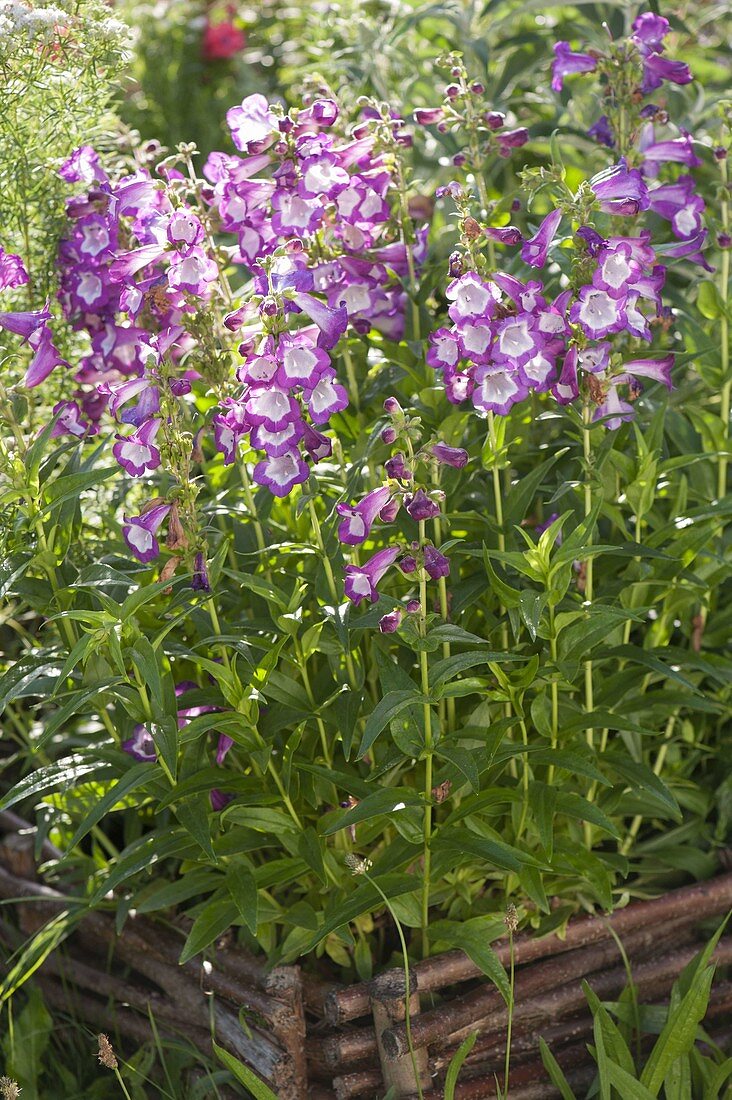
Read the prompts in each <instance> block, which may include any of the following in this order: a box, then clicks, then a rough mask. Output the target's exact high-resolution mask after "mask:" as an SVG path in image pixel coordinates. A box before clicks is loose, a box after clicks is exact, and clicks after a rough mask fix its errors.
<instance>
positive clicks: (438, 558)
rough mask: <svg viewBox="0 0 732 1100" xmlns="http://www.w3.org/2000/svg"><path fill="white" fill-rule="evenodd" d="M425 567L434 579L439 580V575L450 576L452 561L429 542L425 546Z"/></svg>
mask: <svg viewBox="0 0 732 1100" xmlns="http://www.w3.org/2000/svg"><path fill="white" fill-rule="evenodd" d="M424 567H425V571H426V572H427V574H428V575H429V576H430V577H431V578H432V580H433V581H436V580H438V578H439V577H449V576H450V562H449V561H448V559H447V558H446V557H445V555H444V554H441V553H440V551H439V550H438V549H437V547H436V546H432V544H431V543H428V545H427V546H425V548H424Z"/></svg>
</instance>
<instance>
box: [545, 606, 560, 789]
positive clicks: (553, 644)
mask: <svg viewBox="0 0 732 1100" xmlns="http://www.w3.org/2000/svg"><path fill="white" fill-rule="evenodd" d="M549 652H550V654H551V659H552V665H553V666H554V668H553V670H552V682H551V686H550V690H551V700H552V704H551V705H552V712H551V713H552V717H551V747H552V749H556V747H557V744H558V742H559V683H558V681H557V671H558V670H557V628H556V623H555V621H554V605H553V604H550V605H549ZM553 781H554V765H553V764H550V765H549V771H548V775H547V782H548V783H549V784H551V783H552V782H553Z"/></svg>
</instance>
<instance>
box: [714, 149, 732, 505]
mask: <svg viewBox="0 0 732 1100" xmlns="http://www.w3.org/2000/svg"><path fill="white" fill-rule="evenodd" d="M720 167H721V172H722V184H723V198H722V202H721V214H722V231H723V232H724V233H727V234H728V233H729V229H730V210H729V199H728V197H727V196H728V190H727V179H728V176H727V161H726V160H723V161H721V162H720ZM729 275H730V250H729V248H725V249H723V251H722V263H721V265H720V272H719V294H720V297H721V299H722V304H723V307H724V308H723V310H722V316H721V317H720V321H719V339H720V351H721V360H722V396H721V406H720V417H721V419H722V431H723V436H722V452H721V454H720V456H719V467H718V470H717V499H718V500H721V499H722V497H723V496H725V495H726V493H727V465H728V462H729V457H728V451H729V445H730V438H729V414H730V391H731V389H732V378H730V376H729V335H730V334H729V318H728V316H727V302H728V300H729Z"/></svg>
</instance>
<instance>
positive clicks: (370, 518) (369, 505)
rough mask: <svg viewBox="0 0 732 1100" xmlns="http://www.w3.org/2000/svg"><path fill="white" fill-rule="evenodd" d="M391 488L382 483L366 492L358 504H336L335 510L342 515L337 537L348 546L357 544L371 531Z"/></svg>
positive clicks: (387, 499)
mask: <svg viewBox="0 0 732 1100" xmlns="http://www.w3.org/2000/svg"><path fill="white" fill-rule="evenodd" d="M390 496H391V490H390V489H389V488H388V487H387V486H386V485H383V486H381V487H380V488H378V489H373V490H372V491H371V492H370V493H368V494H367V495H366V496H365V497H364V498H363V500H362V501H361V503H360V504H357V505H356V506H355V507H352V506H350V505H348V504H337V505H336V512H337V513H338V515H339V516H344V517H345V518H344V519H343V521H342V523H340V524H339V525H338V539H339V540H340V542H344V543H346V544H347V545H348V546H358V545H359V543H362V542H363V541H364V540H365V539H367V538H368V536H369V534H370V533H371V527H372V525H373V523H374V521H375V519H376V517H377V516H378V515H379V513H380V512H381V511H382V510H383V508H384V507H385V506H386V504H387V503H388V501H389V497H390Z"/></svg>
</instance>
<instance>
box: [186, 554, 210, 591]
mask: <svg viewBox="0 0 732 1100" xmlns="http://www.w3.org/2000/svg"><path fill="white" fill-rule="evenodd" d="M191 588H192V589H193V591H194V592H210V591H211V583H210V581H209V579H208V567H207V565H206V558H205V556H204V555H203V554H202V553H201V551H200V550H199V552H198V553H197V554H196V557H195V559H194V562H193V577H192V578H191Z"/></svg>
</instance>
